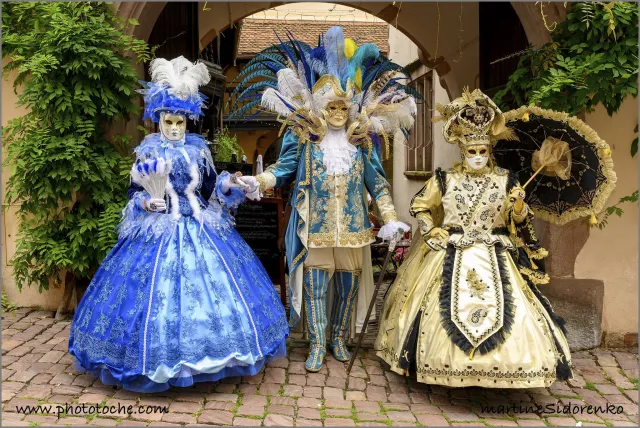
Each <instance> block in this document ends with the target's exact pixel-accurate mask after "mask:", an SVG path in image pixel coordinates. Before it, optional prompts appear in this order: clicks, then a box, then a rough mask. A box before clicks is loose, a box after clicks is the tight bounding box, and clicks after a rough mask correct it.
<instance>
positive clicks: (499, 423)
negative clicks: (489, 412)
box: [482, 419, 518, 427]
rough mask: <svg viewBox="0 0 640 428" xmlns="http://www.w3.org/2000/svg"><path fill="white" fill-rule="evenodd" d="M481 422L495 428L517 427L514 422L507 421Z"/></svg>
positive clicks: (492, 420) (491, 420) (485, 420)
mask: <svg viewBox="0 0 640 428" xmlns="http://www.w3.org/2000/svg"><path fill="white" fill-rule="evenodd" d="M482 422H484V423H486V424H489V425H491V426H496V427H517V426H518V424H517V423H516V422H515V421H512V420H509V419H483V420H482Z"/></svg>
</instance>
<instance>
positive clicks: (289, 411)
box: [267, 404, 294, 417]
mask: <svg viewBox="0 0 640 428" xmlns="http://www.w3.org/2000/svg"><path fill="white" fill-rule="evenodd" d="M267 412H269V413H277V414H279V415H285V416H291V417H293V414H294V411H293V407H291V406H282V405H279V404H272V405H270V406H269V407H267Z"/></svg>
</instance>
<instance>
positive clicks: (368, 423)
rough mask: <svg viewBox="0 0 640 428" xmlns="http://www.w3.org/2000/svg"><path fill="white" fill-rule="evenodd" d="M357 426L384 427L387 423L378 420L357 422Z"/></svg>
mask: <svg viewBox="0 0 640 428" xmlns="http://www.w3.org/2000/svg"><path fill="white" fill-rule="evenodd" d="M358 426H359V427H386V426H387V424H383V423H380V422H358Z"/></svg>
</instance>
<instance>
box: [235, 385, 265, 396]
mask: <svg viewBox="0 0 640 428" xmlns="http://www.w3.org/2000/svg"><path fill="white" fill-rule="evenodd" d="M259 386H260V385H249V384H248V383H242V384H240V385H238V392H240V393H242V394H244V395H256V394H257V393H258V387H259Z"/></svg>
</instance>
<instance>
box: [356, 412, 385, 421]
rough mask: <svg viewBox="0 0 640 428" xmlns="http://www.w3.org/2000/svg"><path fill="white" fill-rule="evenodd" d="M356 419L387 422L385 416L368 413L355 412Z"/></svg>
mask: <svg viewBox="0 0 640 428" xmlns="http://www.w3.org/2000/svg"><path fill="white" fill-rule="evenodd" d="M356 415H357V416H358V419H359V420H361V421H388V420H389V419H388V418H387V415H382V414H378V413H369V412H366V413H365V412H356Z"/></svg>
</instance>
